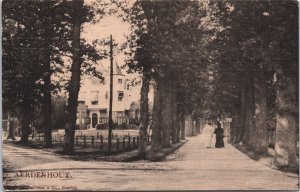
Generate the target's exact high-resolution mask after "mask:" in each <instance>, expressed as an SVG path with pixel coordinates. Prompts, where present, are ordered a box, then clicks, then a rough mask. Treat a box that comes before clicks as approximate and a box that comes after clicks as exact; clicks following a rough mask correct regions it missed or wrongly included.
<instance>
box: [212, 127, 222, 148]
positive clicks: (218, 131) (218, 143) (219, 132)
mask: <svg viewBox="0 0 300 192" xmlns="http://www.w3.org/2000/svg"><path fill="white" fill-rule="evenodd" d="M214 133H215V134H216V144H215V147H216V148H222V147H224V140H223V138H224V130H223V129H222V128H221V123H220V122H218V127H217V128H216V129H215V132H214Z"/></svg>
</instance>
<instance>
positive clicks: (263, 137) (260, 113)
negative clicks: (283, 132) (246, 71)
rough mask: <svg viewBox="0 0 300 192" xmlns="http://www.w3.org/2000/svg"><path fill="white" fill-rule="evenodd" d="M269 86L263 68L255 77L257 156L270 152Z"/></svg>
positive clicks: (255, 149)
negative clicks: (268, 125)
mask: <svg viewBox="0 0 300 192" xmlns="http://www.w3.org/2000/svg"><path fill="white" fill-rule="evenodd" d="M266 91H267V86H266V81H265V75H264V71H263V69H262V68H260V69H259V70H257V71H256V73H255V75H254V95H255V134H254V137H255V148H254V151H255V153H256V154H257V155H260V154H266V153H267V151H268V130H267V123H266V122H267V92H266Z"/></svg>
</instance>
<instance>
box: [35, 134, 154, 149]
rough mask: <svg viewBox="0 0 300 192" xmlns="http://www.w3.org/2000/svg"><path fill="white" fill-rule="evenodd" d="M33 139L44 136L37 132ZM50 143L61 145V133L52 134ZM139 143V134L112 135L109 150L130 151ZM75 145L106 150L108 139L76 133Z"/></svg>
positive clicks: (148, 138)
mask: <svg viewBox="0 0 300 192" xmlns="http://www.w3.org/2000/svg"><path fill="white" fill-rule="evenodd" d="M35 140H37V141H39V142H42V141H43V140H44V137H43V135H42V134H37V135H36V137H35ZM150 141H151V136H149V135H148V136H147V143H148V144H150ZM52 143H53V144H58V145H63V144H64V136H63V135H58V134H57V135H53V136H52ZM139 143H140V137H139V136H130V134H128V135H126V136H122V137H119V136H114V137H113V138H112V146H111V151H115V152H124V151H130V150H133V149H136V148H138V146H139ZM74 145H75V147H76V146H77V147H79V148H93V149H96V150H100V151H107V150H108V139H107V138H104V137H103V135H100V134H97V135H96V136H86V135H84V134H81V135H76V136H75V138H74Z"/></svg>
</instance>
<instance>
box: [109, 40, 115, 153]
mask: <svg viewBox="0 0 300 192" xmlns="http://www.w3.org/2000/svg"><path fill="white" fill-rule="evenodd" d="M113 72H114V71H113V44H112V35H110V90H109V114H108V152H109V153H110V152H111V139H112V138H111V135H112V126H113V122H112V102H113Z"/></svg>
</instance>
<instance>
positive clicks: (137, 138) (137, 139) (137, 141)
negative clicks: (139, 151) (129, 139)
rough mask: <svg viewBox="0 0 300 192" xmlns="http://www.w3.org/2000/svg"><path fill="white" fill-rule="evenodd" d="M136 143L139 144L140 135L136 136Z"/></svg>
mask: <svg viewBox="0 0 300 192" xmlns="http://www.w3.org/2000/svg"><path fill="white" fill-rule="evenodd" d="M136 143H137V145H138V146H139V145H140V137H139V136H137V137H136Z"/></svg>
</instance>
